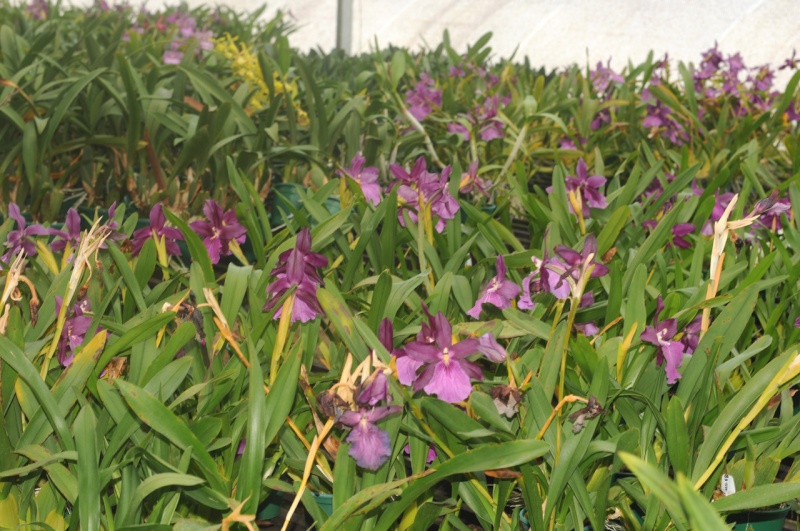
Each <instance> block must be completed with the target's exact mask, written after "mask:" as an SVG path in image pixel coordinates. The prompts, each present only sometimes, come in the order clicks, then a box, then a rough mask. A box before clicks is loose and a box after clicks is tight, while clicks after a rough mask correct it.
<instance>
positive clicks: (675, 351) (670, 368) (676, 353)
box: [663, 341, 684, 385]
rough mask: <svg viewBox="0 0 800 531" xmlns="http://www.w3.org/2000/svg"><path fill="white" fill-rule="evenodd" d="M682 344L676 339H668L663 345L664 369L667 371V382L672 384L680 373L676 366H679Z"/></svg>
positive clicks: (681, 359)
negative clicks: (665, 361) (665, 362)
mask: <svg viewBox="0 0 800 531" xmlns="http://www.w3.org/2000/svg"><path fill="white" fill-rule="evenodd" d="M683 349H684V346H683V344H681V343H680V342H678V341H668V342H667V345H664V347H663V353H664V359H666V360H667V364H666V366H665V367H664V370H665V371H666V373H667V383H668V384H670V385H671V384H674V383H675V382H677V381H678V380H679V379H680V377H681V374H680V373H679V372H678V367H680V366H681V363H682V362H683V357H684V350H683Z"/></svg>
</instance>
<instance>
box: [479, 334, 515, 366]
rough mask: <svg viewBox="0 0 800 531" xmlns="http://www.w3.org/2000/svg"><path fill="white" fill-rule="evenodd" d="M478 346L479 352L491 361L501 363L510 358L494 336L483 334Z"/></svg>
mask: <svg viewBox="0 0 800 531" xmlns="http://www.w3.org/2000/svg"><path fill="white" fill-rule="evenodd" d="M479 341H480V343H479V344H478V352H480V353H481V354H483V355H484V356H486V358H487V359H488V360H489V361H493V362H495V363H500V362H501V361H503V360H505V359H506V357H508V353H507V352H506V349H504V348H503V346H502V345H501V344H500V343H498V342H497V340H496V339H495V338H494V336H493V335H492V334H483V335H482V336H481V337H480V340H479Z"/></svg>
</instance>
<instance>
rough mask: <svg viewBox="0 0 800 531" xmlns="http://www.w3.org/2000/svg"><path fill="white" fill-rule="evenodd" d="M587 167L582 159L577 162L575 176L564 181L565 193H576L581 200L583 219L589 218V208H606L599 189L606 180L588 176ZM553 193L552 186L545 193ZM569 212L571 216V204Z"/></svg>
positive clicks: (601, 177) (573, 211)
mask: <svg viewBox="0 0 800 531" xmlns="http://www.w3.org/2000/svg"><path fill="white" fill-rule="evenodd" d="M588 170H589V169H588V167H587V166H586V162H585V161H584V160H583V159H580V160H578V165H577V167H576V168H575V175H574V176H573V175H568V176H567V178H566V179H565V184H566V188H567V192H573V193H577V195H578V196H579V197H580V199H581V214H582V215H583V217H584V218H588V217H589V207H591V208H606V206H608V204H607V203H606V198H605V196H604V195H603V193H602V192H601V191H600V187H601V186H603V185H604V184H606V178H605V177H603V176H602V175H589V171H588ZM552 191H553V187H552V186H548V187H547V192H548V193H551V192H552ZM569 211H570V212H572V213H573V214H574V213H575V210H574V209H573V208H572V202H571V201H570V203H569Z"/></svg>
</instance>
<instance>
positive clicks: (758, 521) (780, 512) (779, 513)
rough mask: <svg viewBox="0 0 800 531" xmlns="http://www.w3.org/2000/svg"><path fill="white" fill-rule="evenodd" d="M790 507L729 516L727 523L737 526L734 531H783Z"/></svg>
mask: <svg viewBox="0 0 800 531" xmlns="http://www.w3.org/2000/svg"><path fill="white" fill-rule="evenodd" d="M789 510H790V508H789V507H784V508H782V509H774V510H771V511H748V512H744V513H736V514H731V515H728V518H727V521H728V523H731V524H736V525H735V526H734V527H733V531H749V530H751V529H752V530H753V531H782V530H783V524H784V522H785V521H786V517H787V516H788V515H789Z"/></svg>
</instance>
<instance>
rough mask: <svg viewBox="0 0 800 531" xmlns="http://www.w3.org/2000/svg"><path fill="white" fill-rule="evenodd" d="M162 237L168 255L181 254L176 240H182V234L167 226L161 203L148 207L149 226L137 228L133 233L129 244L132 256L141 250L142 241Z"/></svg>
mask: <svg viewBox="0 0 800 531" xmlns="http://www.w3.org/2000/svg"><path fill="white" fill-rule="evenodd" d="M153 237H155V238H157V239H161V238H163V239H164V242H165V247H166V251H167V254H168V255H173V256H177V255H179V254H181V250H180V248H179V247H178V244H177V242H178V241H183V234H181V231H179V230H178V229H175V228H173V227H167V216H165V215H164V207H163V206H161V203H156V205H155V206H154V207H153V208H152V209H150V226H149V227H144V228H143V229H139V230H137V231H135V232H134V233H133V237H132V238H131V244H133V256H137V255H138V254H139V253H140V252H141V251H142V246H143V245H144V242H146V241H147V240H149V239H150V238H153Z"/></svg>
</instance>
